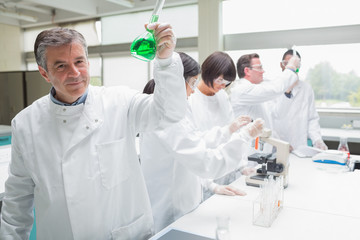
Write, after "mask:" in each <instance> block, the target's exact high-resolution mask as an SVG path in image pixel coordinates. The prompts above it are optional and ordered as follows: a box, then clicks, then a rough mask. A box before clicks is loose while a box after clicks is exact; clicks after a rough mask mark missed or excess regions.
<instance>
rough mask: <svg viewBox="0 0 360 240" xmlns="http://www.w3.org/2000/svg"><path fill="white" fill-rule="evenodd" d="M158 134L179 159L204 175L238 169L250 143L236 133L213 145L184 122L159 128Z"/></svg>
mask: <svg viewBox="0 0 360 240" xmlns="http://www.w3.org/2000/svg"><path fill="white" fill-rule="evenodd" d="M158 136H159V138H160V139H161V140H162V142H163V143H164V145H165V147H166V148H168V149H169V151H171V152H172V153H173V155H174V158H175V160H176V161H179V162H180V163H181V164H182V165H184V166H185V167H187V168H188V169H189V170H190V171H192V172H193V173H194V174H196V175H198V176H200V177H202V178H213V179H215V178H219V177H222V176H224V175H225V174H227V173H229V172H231V171H234V170H235V169H237V168H238V166H239V163H240V161H241V160H242V153H243V152H244V151H247V147H248V145H247V144H246V142H245V140H244V139H243V138H242V137H241V136H240V134H237V133H234V134H233V135H232V136H231V138H230V140H229V141H227V142H225V143H222V144H220V145H218V146H217V147H214V148H209V147H207V145H206V141H205V140H204V139H203V138H202V137H201V136H199V134H196V133H195V132H189V131H186V130H185V128H184V127H182V125H181V124H180V123H178V124H175V125H174V126H172V127H171V128H168V129H165V130H163V131H159V132H158Z"/></svg>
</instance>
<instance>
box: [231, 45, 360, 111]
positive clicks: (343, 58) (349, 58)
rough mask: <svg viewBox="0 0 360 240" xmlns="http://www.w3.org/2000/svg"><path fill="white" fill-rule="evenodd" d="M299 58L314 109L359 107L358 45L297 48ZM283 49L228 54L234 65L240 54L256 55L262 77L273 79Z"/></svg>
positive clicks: (279, 69) (359, 49) (301, 71)
mask: <svg viewBox="0 0 360 240" xmlns="http://www.w3.org/2000/svg"><path fill="white" fill-rule="evenodd" d="M296 49H297V51H298V52H299V54H300V55H301V60H302V61H301V68H300V71H299V77H300V79H302V80H304V81H307V82H309V83H310V84H311V85H312V87H313V90H314V93H315V101H316V106H317V107H331V108H349V107H350V108H355V107H360V65H359V64H358V61H357V59H356V55H355V54H349V53H355V52H360V43H359V44H336V45H317V46H297V47H296ZM286 50H287V49H286V48H282V49H279V48H278V49H253V50H242V51H229V52H228V53H229V55H230V56H231V57H232V58H233V60H234V62H235V63H236V62H237V60H238V58H239V57H240V56H242V55H243V54H249V53H254V52H256V53H258V54H259V55H260V60H261V62H262V64H263V66H264V69H265V73H264V78H270V79H273V78H275V77H276V76H277V75H278V74H279V73H280V72H281V68H280V61H281V59H282V56H283V54H284V53H285V51H286Z"/></svg>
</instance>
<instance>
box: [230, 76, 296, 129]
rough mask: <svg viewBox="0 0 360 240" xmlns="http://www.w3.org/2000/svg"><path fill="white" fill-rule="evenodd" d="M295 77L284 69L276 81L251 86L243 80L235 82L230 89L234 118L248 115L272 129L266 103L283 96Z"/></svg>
mask: <svg viewBox="0 0 360 240" xmlns="http://www.w3.org/2000/svg"><path fill="white" fill-rule="evenodd" d="M297 77H298V76H297V75H296V74H295V73H294V72H292V71H291V70H289V69H285V71H283V72H282V73H281V75H280V76H279V78H278V79H276V80H272V81H269V80H264V81H263V82H261V83H260V84H253V83H251V82H250V81H248V80H247V79H245V78H241V79H237V80H235V82H234V84H232V87H231V89H230V92H231V93H230V102H231V105H232V108H233V110H234V114H235V117H237V116H240V115H249V116H251V117H252V118H253V119H256V118H262V119H264V121H265V127H266V128H270V129H273V123H272V121H271V118H270V112H269V110H268V109H267V108H268V106H267V105H266V102H267V101H269V100H273V99H275V98H276V97H278V96H280V95H281V94H283V93H284V92H285V91H286V90H287V89H288V88H289V87H290V86H291V85H292V84H293V83H294V82H295V81H296V80H297Z"/></svg>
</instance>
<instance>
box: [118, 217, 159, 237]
mask: <svg viewBox="0 0 360 240" xmlns="http://www.w3.org/2000/svg"><path fill="white" fill-rule="evenodd" d="M152 234H153V233H152V220H151V218H149V217H148V215H146V214H143V215H141V216H140V217H139V218H137V219H135V220H134V221H133V222H131V223H130V224H128V225H127V226H123V227H119V228H117V229H115V230H114V231H112V232H111V237H112V239H113V240H128V239H137V240H142V239H144V240H145V239H149V238H150V237H151V236H152Z"/></svg>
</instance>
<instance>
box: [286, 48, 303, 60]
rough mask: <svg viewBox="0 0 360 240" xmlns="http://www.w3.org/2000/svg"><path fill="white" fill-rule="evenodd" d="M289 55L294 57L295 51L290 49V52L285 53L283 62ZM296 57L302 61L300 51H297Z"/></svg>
mask: <svg viewBox="0 0 360 240" xmlns="http://www.w3.org/2000/svg"><path fill="white" fill-rule="evenodd" d="M287 55H291V56H293V55H294V50H293V49H288V50H287V51H286V52H285V53H284V55H283V57H282V60H284V59H285V57H286V56H287ZM296 55H297V56H298V57H299V58H300V59H301V56H300V53H299V52H298V51H296Z"/></svg>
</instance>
